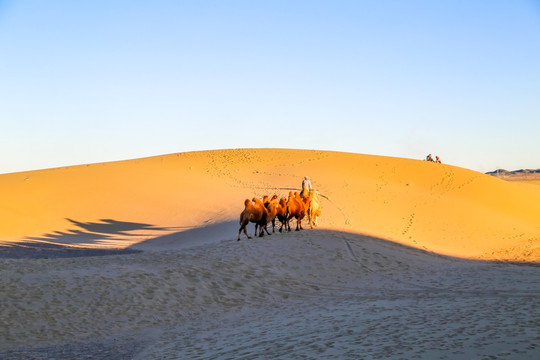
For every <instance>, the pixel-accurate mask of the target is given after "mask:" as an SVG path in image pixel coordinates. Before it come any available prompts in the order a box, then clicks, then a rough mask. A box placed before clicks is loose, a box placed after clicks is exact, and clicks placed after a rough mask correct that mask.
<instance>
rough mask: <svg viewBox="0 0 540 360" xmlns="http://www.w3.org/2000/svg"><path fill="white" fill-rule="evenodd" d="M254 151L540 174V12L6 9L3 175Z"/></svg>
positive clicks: (451, 1)
mask: <svg viewBox="0 0 540 360" xmlns="http://www.w3.org/2000/svg"><path fill="white" fill-rule="evenodd" d="M243 147H278V148H303V149H321V150H337V151H347V152H355V153H364V154H376V155H388V156H396V157H406V158H416V159H421V158H424V157H425V156H426V155H427V154H428V153H432V154H434V155H436V154H437V155H440V156H441V158H442V160H443V162H446V163H449V164H452V165H457V166H461V167H466V168H470V169H473V170H477V171H482V172H485V171H490V170H495V169H496V168H505V169H508V170H514V169H520V168H540V1H538V0H513V1H510V0H500V1H498V0H476V1H475V0H470V1H469V0H463V1H459V0H441V1H433V0H425V1H415V0H410V1H408V0H394V1H385V0H377V1H375V0H373V1H359V0H357V1H340V0H332V1H329V0H328V1H317V0H309V1H307V0H306V1H294V0H283V1H276V0H267V1H256V0H245V1H227V0H215V1H204V0H191V1H182V0H178V1H172V0H171V1H159V0H156V1H132V0H130V1H127V0H126V1H112V0H104V1H101V0H93V1H71V0H66V1H55V0H51V1H41V0H34V1H32V0H29V1H25V0H18V1H2V0H0V152H1V156H0V173H7V172H15V171H23V170H34V169H42V168H49V167H57V166H65V165H74V164H85V163H93V162H103V161H112V160H123V159H131V158H138V157H144V156H150V155H162V154H168V153H174V152H184V151H193V150H208V149H224V148H243Z"/></svg>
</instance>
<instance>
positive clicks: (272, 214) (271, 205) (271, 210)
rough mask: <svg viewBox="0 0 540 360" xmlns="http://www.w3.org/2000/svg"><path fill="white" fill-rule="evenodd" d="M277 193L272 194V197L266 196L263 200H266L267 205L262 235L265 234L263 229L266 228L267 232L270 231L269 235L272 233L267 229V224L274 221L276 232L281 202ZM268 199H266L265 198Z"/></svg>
mask: <svg viewBox="0 0 540 360" xmlns="http://www.w3.org/2000/svg"><path fill="white" fill-rule="evenodd" d="M277 198H278V197H277V195H274V196H272V199H270V200H269V199H268V196H266V195H265V196H264V198H263V202H264V206H265V207H266V211H267V213H266V223H265V224H264V225H263V227H261V236H262V235H263V234H264V233H263V229H264V230H266V232H267V233H268V235H270V233H269V232H268V229H267V225H268V223H270V222H271V223H272V232H273V233H274V232H276V216H277V212H278V207H279V203H278V200H277ZM265 199H266V200H267V201H264V200H265Z"/></svg>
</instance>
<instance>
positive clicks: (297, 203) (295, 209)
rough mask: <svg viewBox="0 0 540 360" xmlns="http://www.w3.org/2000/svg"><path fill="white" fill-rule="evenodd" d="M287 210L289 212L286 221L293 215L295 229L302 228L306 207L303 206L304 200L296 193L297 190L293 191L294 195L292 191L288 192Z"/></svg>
mask: <svg viewBox="0 0 540 360" xmlns="http://www.w3.org/2000/svg"><path fill="white" fill-rule="evenodd" d="M287 210H288V212H289V216H288V217H287V221H290V220H291V219H292V218H293V217H294V218H296V231H299V230H301V229H303V228H302V219H303V218H304V216H305V215H306V209H305V206H304V202H303V201H302V198H300V195H298V192H297V191H295V192H294V195H293V193H292V191H290V192H289V200H288V201H287ZM289 231H290V227H289Z"/></svg>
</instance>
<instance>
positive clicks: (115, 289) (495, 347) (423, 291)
mask: <svg viewBox="0 0 540 360" xmlns="http://www.w3.org/2000/svg"><path fill="white" fill-rule="evenodd" d="M0 264H1V265H2V281H1V282H0V293H1V294H2V308H1V310H0V358H1V359H6V360H7V359H45V360H49V359H53V358H54V359H90V358H91V359H103V360H109V359H141V360H142V359H144V360H147V359H277V358H279V359H305V358H309V359H364V358H368V359H443V358H448V359H485V358H489V359H524V360H525V359H536V358H538V355H539V352H540V346H539V344H538V324H539V322H540V314H539V312H538V301H537V299H538V296H539V294H540V284H539V282H538V276H539V273H540V268H539V267H538V266H534V265H531V264H525V265H517V264H513V263H501V262H487V261H471V260H467V259H456V258H450V257H445V256H440V255H434V254H431V253H426V252H424V251H420V250H416V249H412V248H410V247H404V246H401V245H398V244H395V243H392V242H388V241H385V240H379V239H375V238H370V237H366V236H362V235H357V234H350V233H344V232H340V231H329V230H305V231H301V232H293V233H287V234H275V235H272V236H271V241H270V240H269V239H267V238H263V239H254V240H250V241H240V242H238V241H236V240H225V241H221V242H219V243H215V244H210V245H204V246H195V247H189V248H185V249H181V250H169V251H147V252H140V253H133V254H128V255H122V256H118V255H116V256H99V257H82V258H55V259H22V260H13V259H1V260H0Z"/></svg>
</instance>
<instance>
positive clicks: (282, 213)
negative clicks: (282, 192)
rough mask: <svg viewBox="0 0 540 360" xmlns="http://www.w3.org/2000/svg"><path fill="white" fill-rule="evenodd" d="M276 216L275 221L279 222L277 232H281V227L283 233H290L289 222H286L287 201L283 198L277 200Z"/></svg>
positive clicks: (287, 214)
mask: <svg viewBox="0 0 540 360" xmlns="http://www.w3.org/2000/svg"><path fill="white" fill-rule="evenodd" d="M276 216H277V219H278V220H279V221H280V222H281V227H280V228H279V232H282V231H283V226H285V231H287V230H288V231H291V229H290V227H289V221H288V220H287V217H288V216H289V213H288V212H287V199H285V198H284V197H282V198H281V199H280V200H279V204H278V208H277V214H276Z"/></svg>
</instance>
